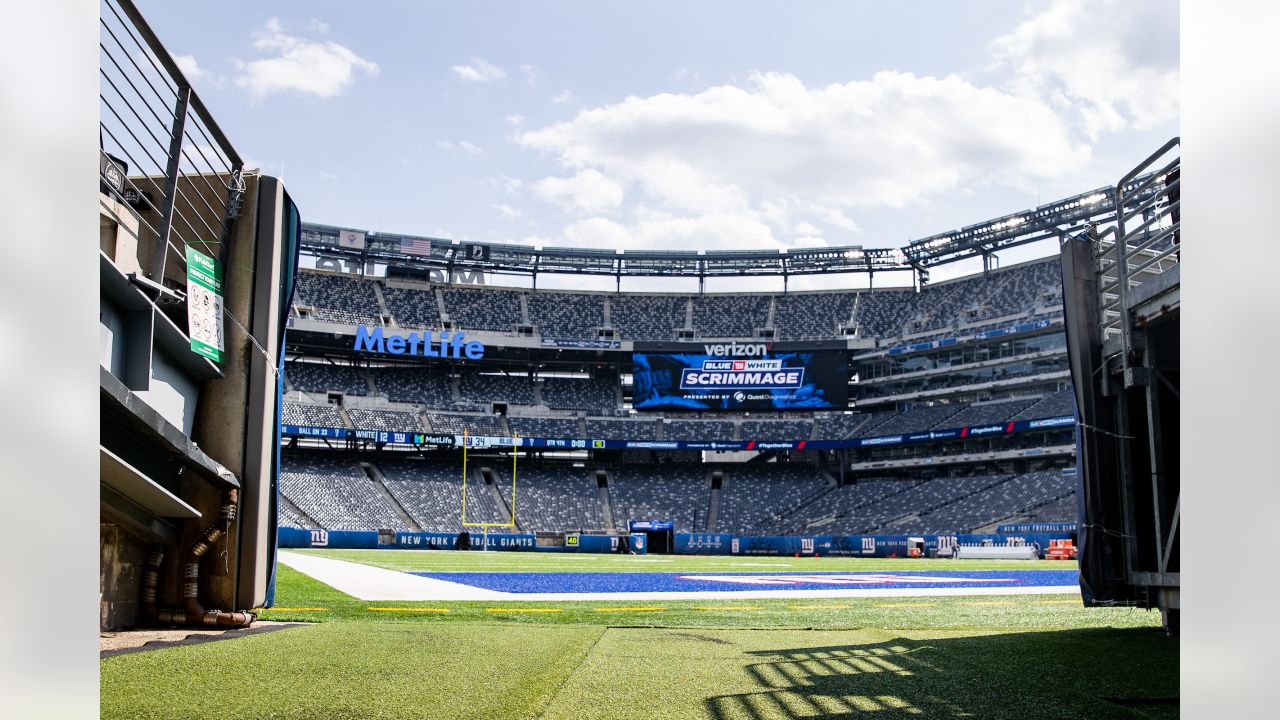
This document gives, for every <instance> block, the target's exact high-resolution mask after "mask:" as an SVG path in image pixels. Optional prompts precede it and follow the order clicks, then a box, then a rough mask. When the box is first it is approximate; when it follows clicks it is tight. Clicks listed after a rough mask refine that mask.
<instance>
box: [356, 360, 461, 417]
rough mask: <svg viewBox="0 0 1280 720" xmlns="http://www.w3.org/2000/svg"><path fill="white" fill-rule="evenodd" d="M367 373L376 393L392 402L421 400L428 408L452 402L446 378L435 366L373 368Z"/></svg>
mask: <svg viewBox="0 0 1280 720" xmlns="http://www.w3.org/2000/svg"><path fill="white" fill-rule="evenodd" d="M369 374H370V375H371V376H372V377H373V384H374V385H375V386H376V387H377V388H378V393H379V394H381V395H385V396H386V398H387V399H388V400H390V401H391V402H405V403H420V404H423V405H426V406H427V407H431V408H450V407H452V406H453V405H454V399H453V391H452V390H451V389H450V388H449V378H448V377H447V376H446V375H444V374H443V373H441V372H439V371H437V370H435V369H434V368H430V367H415V368H393V367H385V368H373V369H371V370H370V371H369Z"/></svg>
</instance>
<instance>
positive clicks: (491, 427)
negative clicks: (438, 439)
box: [427, 413, 507, 437]
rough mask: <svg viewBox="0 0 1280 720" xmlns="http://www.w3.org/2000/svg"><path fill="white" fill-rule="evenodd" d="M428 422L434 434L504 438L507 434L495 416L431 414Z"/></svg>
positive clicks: (428, 416)
mask: <svg viewBox="0 0 1280 720" xmlns="http://www.w3.org/2000/svg"><path fill="white" fill-rule="evenodd" d="M427 422H429V423H431V430H432V432H437V433H446V434H449V435H462V434H463V433H464V432H465V433H467V434H468V435H491V436H497V437H502V436H505V435H506V434H507V433H506V431H504V430H503V429H502V424H501V422H500V421H499V420H498V418H497V417H496V416H494V415H447V414H444V413H429V414H428V415H427Z"/></svg>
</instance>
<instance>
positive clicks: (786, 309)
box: [773, 293, 856, 340]
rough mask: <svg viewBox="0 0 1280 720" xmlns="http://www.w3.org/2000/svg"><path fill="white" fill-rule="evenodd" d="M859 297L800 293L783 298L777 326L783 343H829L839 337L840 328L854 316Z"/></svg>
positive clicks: (778, 307)
mask: <svg viewBox="0 0 1280 720" xmlns="http://www.w3.org/2000/svg"><path fill="white" fill-rule="evenodd" d="M855 297H856V295H854V294H851V293H800V294H792V293H788V294H786V295H779V296H778V298H777V303H776V305H775V307H774V316H773V327H774V329H775V330H776V332H777V335H776V337H777V339H779V340H826V339H830V338H833V337H837V334H836V333H837V328H838V327H839V326H840V325H843V324H847V323H848V322H849V319H850V318H851V317H852V315H853V303H854V299H855Z"/></svg>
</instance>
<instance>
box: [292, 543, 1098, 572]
mask: <svg viewBox="0 0 1280 720" xmlns="http://www.w3.org/2000/svg"><path fill="white" fill-rule="evenodd" d="M286 552H292V553H302V554H306V555H318V556H320V557H327V558H333V559H335V560H349V561H351V562H358V563H364V564H365V565H374V566H377V567H381V568H386V569H388V570H404V571H409V572H427V571H431V572H682V573H683V572H739V573H743V572H776V571H786V572H840V571H847V570H876V571H880V570H884V571H888V570H893V571H898V570H1025V569H1027V568H1035V569H1067V568H1075V567H1076V564H1075V562H1065V561H1061V560H937V559H935V560H930V559H927V558H919V559H907V558H900V559H892V558H835V557H826V558H813V557H801V558H797V557H771V556H767V555H765V556H744V555H593V554H588V553H581V554H578V553H530V552H502V551H496V550H495V551H492V552H479V551H467V552H458V551H455V550H327V549H313V548H308V549H301V550H287V551H286Z"/></svg>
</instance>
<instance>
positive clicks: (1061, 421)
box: [1028, 416, 1076, 430]
mask: <svg viewBox="0 0 1280 720" xmlns="http://www.w3.org/2000/svg"><path fill="white" fill-rule="evenodd" d="M1075 422H1076V419H1075V418H1074V417H1070V416H1067V417H1059V418H1049V419H1047V420H1032V421H1031V422H1030V423H1029V425H1028V426H1029V427H1030V429H1032V430H1034V429H1037V428H1046V427H1062V426H1064V425H1074V424H1075Z"/></svg>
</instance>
